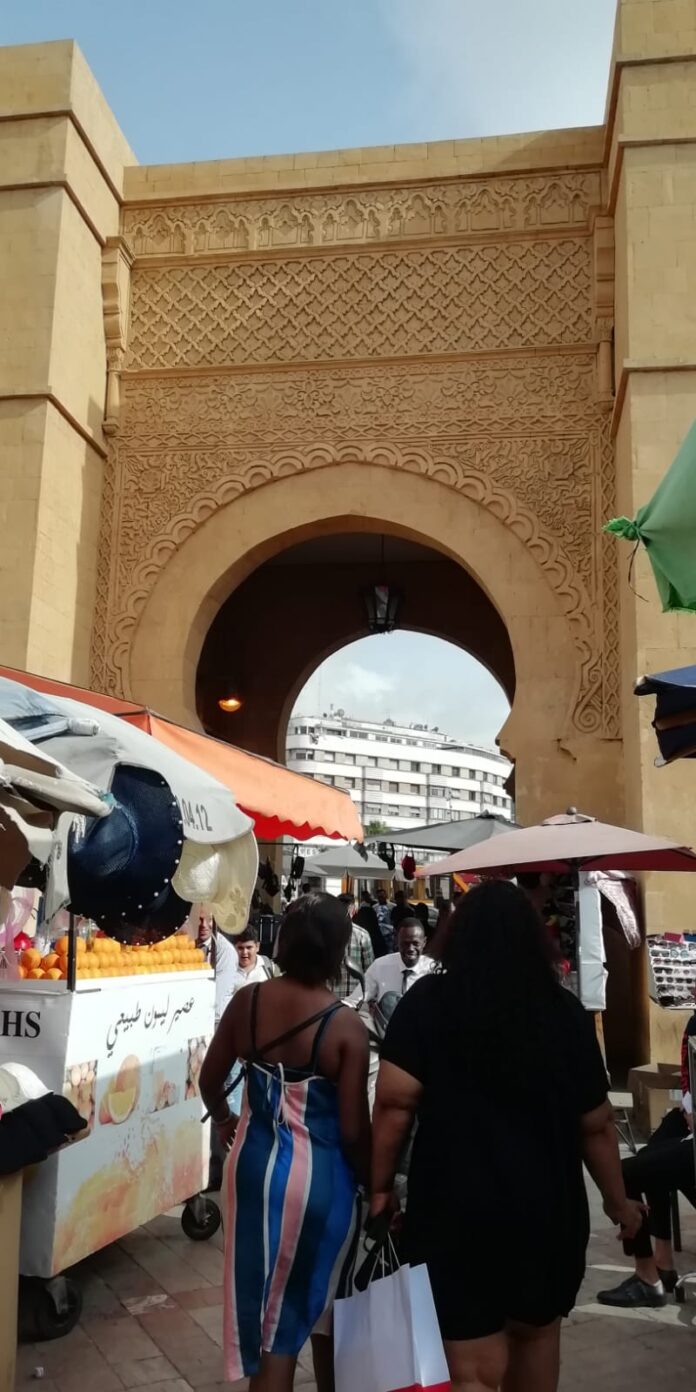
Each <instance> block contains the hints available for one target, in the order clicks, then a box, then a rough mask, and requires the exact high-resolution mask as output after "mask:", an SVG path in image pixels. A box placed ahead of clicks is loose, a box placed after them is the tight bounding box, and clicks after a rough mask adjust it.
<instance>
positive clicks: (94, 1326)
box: [82, 1315, 159, 1363]
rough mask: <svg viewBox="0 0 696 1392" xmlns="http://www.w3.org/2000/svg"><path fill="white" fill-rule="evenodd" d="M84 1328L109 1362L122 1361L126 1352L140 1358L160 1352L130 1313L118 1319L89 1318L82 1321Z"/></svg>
mask: <svg viewBox="0 0 696 1392" xmlns="http://www.w3.org/2000/svg"><path fill="white" fill-rule="evenodd" d="M82 1328H83V1329H84V1331H85V1333H86V1334H87V1336H88V1337H89V1338H90V1339H91V1340H92V1343H93V1344H94V1345H95V1346H96V1348H98V1350H99V1352H100V1353H101V1354H103V1356H104V1358H105V1359H106V1361H107V1363H122V1362H123V1355H124V1353H127V1354H128V1357H129V1358H130V1359H138V1358H156V1357H157V1354H158V1352H159V1349H158V1348H157V1347H156V1345H155V1344H153V1342H152V1339H150V1338H149V1337H148V1335H147V1334H146V1332H145V1330H144V1329H142V1328H141V1327H140V1324H139V1322H138V1321H137V1320H134V1319H132V1318H130V1317H129V1316H128V1315H124V1316H123V1317H119V1318H117V1319H89V1318H88V1319H85V1320H83V1321H82Z"/></svg>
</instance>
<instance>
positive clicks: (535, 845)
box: [417, 809, 696, 877]
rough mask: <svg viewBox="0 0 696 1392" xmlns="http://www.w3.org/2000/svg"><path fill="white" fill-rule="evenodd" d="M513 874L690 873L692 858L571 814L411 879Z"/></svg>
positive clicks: (659, 840) (695, 860) (681, 849)
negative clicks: (666, 871)
mask: <svg viewBox="0 0 696 1392" xmlns="http://www.w3.org/2000/svg"><path fill="white" fill-rule="evenodd" d="M518 870H526V871H547V872H548V873H550V874H554V875H563V874H568V873H569V872H571V871H574V870H628V871H639V870H673V871H675V870H682V871H684V870H686V871H691V870H696V855H695V854H694V852H693V851H692V850H689V848H688V847H687V846H680V845H679V844H678V842H676V841H668V840H666V839H665V838H664V837H662V836H647V835H645V834H644V833H643V832H640V831H629V830H628V829H627V828H626V827H617V826H611V825H610V824H609V823H607V822H597V821H595V820H594V818H593V817H585V816H583V814H582V813H578V812H575V811H574V810H573V809H571V810H570V811H569V812H566V813H564V814H563V815H562V816H558V817H549V818H548V819H547V821H545V822H541V823H540V824H539V825H537V826H530V827H523V828H521V830H519V831H511V832H509V833H507V834H505V835H503V836H496V837H494V838H493V839H492V840H490V841H484V842H481V843H480V844H479V845H477V846H472V847H471V848H470V849H469V850H467V851H458V852H457V853H456V854H455V855H451V856H448V857H447V859H446V860H438V861H436V862H435V864H434V865H428V866H427V867H426V868H425V869H423V870H419V871H418V872H417V874H418V875H419V876H420V877H424V876H430V875H451V874H456V873H459V872H467V873H468V874H474V875H514V874H515V873H516V871H518Z"/></svg>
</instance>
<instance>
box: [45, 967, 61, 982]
mask: <svg viewBox="0 0 696 1392" xmlns="http://www.w3.org/2000/svg"><path fill="white" fill-rule="evenodd" d="M44 976H45V977H46V978H47V980H48V981H60V968H59V967H48V968H47V970H46V971H45V972H44Z"/></svg>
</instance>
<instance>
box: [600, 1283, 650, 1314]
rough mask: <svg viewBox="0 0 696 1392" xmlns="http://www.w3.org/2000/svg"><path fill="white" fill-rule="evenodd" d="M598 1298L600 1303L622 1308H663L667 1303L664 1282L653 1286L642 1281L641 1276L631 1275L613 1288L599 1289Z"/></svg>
mask: <svg viewBox="0 0 696 1392" xmlns="http://www.w3.org/2000/svg"><path fill="white" fill-rule="evenodd" d="M597 1300H598V1302H599V1304H600V1305H613V1306H615V1307H616V1308H617V1309H620V1310H637V1309H640V1308H642V1307H643V1308H644V1307H646V1306H647V1308H648V1309H651V1310H661V1309H662V1307H663V1305H666V1304H667V1296H666V1295H665V1292H664V1289H663V1287H662V1283H661V1282H660V1283H659V1284H658V1285H657V1286H651V1285H648V1282H647V1281H641V1279H640V1277H639V1276H629V1277H628V1279H627V1280H626V1281H622V1282H621V1285H620V1286H614V1287H613V1289H612V1290H605V1291H599V1293H598V1295H597Z"/></svg>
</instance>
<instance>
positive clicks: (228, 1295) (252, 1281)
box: [201, 893, 369, 1392]
mask: <svg viewBox="0 0 696 1392" xmlns="http://www.w3.org/2000/svg"><path fill="white" fill-rule="evenodd" d="M350 928H351V925H350V920H349V919H348V917H347V915H346V912H345V908H344V906H343V905H342V904H340V903H339V902H338V900H337V899H334V898H333V896H331V895H329V894H317V893H313V894H307V895H305V896H304V897H303V898H301V899H299V900H298V901H297V902H296V903H295V904H293V905H292V907H291V908H290V910H289V911H288V913H287V915H286V918H285V920H284V922H283V925H282V928H281V936H280V942H279V949H278V965H279V966H280V968H281V971H282V972H283V973H284V975H283V976H282V977H281V978H280V979H279V980H277V981H268V982H266V983H263V984H257V985H255V986H249V987H246V988H245V989H244V990H242V991H240V992H239V993H238V994H237V995H236V996H235V998H234V1000H233V1001H232V1002H231V1004H230V1005H229V1006H228V1008H227V1010H226V1011H225V1014H224V1016H223V1018H222V1020H221V1022H220V1025H219V1028H218V1030H217V1032H216V1035H215V1038H214V1040H213V1042H212V1044H211V1046H210V1049H209V1051H208V1055H207V1058H206V1060H205V1064H204V1066H203V1071H202V1073H201V1091H202V1094H203V1098H204V1101H205V1102H206V1104H207V1105H208V1106H209V1107H210V1109H211V1112H212V1115H213V1119H214V1122H215V1123H216V1124H217V1125H218V1127H219V1130H220V1133H221V1135H222V1137H223V1139H229V1138H230V1137H232V1136H234V1140H233V1144H232V1150H231V1152H230V1155H229V1158H228V1160H227V1163H226V1166H225V1176H224V1180H223V1206H224V1208H225V1308H224V1352H225V1375H226V1377H228V1378H229V1379H230V1381H232V1382H234V1381H236V1380H237V1379H241V1378H243V1377H250V1378H251V1388H252V1392H290V1389H291V1388H292V1386H293V1378H294V1373H295V1365H296V1363H297V1356H298V1354H299V1353H300V1350H301V1349H302V1348H303V1346H304V1344H305V1343H306V1342H307V1340H308V1339H309V1337H310V1336H313V1338H312V1346H313V1352H314V1363H315V1370H316V1374H317V1383H318V1387H319V1392H331V1389H332V1387H333V1373H332V1352H331V1344H330V1340H329V1339H328V1338H327V1337H325V1336H326V1335H329V1334H330V1332H331V1320H330V1315H331V1306H332V1303H333V1300H334V1297H335V1296H336V1294H337V1293H340V1291H341V1288H342V1283H343V1282H344V1280H345V1278H346V1276H347V1274H348V1272H349V1270H350V1267H351V1265H352V1261H353V1257H354V1250H355V1246H356V1243H357V1235H358V1219H359V1197H358V1186H359V1185H361V1184H364V1183H365V1181H366V1179H367V1170H368V1163H369V1116H368V1110H367V1069H368V1057H369V1050H368V1039H367V1032H366V1030H365V1027H364V1025H363V1024H362V1022H361V1020H360V1019H359V1018H358V1016H357V1014H356V1013H355V1012H354V1011H352V1010H347V1009H345V1007H344V1006H342V1005H340V1004H339V1003H337V1001H336V998H335V996H333V995H332V993H331V992H330V990H328V988H327V986H326V982H327V981H332V980H335V979H336V977H337V976H338V974H339V971H340V967H341V963H342V961H343V957H344V954H345V951H346V947H347V944H348V939H349V936H350ZM236 1058H241V1059H244V1060H246V1066H247V1081H246V1087H245V1090H244V1100H243V1104H242V1114H241V1118H239V1119H237V1118H236V1117H233V1116H232V1115H230V1113H229V1112H228V1110H227V1105H226V1103H225V1102H221V1100H220V1099H221V1095H222V1093H223V1091H224V1086H225V1080H226V1078H227V1075H228V1073H229V1069H230V1061H231V1060H234V1059H236Z"/></svg>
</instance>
